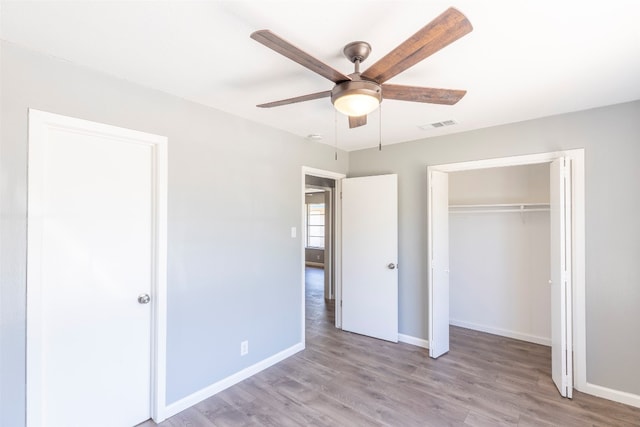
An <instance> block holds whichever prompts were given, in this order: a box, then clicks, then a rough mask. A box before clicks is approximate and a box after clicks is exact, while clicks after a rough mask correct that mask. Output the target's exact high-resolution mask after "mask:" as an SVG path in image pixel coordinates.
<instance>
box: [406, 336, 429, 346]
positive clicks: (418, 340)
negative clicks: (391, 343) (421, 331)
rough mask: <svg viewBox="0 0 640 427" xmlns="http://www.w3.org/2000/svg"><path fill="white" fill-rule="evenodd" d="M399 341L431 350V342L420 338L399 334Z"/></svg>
mask: <svg viewBox="0 0 640 427" xmlns="http://www.w3.org/2000/svg"><path fill="white" fill-rule="evenodd" d="M398 341H400V342H403V343H406V344H411V345H415V346H418V347H422V348H429V341H427V340H425V339H422V338H418V337H412V336H411V335H405V334H398Z"/></svg>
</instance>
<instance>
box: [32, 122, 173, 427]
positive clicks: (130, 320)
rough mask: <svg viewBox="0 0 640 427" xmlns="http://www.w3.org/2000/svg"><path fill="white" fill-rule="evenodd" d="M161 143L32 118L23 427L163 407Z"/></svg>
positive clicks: (127, 416)
mask: <svg viewBox="0 0 640 427" xmlns="http://www.w3.org/2000/svg"><path fill="white" fill-rule="evenodd" d="M166 177H167V139H166V138H165V137H161V136H157V135H151V134H146V133H142V132H136V131H132V130H129V129H122V128H117V127H114V126H108V125H103V124H99V123H94V122H89V121H86V120H79V119H74V118H70V117H65V116H60V115H56V114H51V113H45V112H42V111H36V110H30V111H29V176H28V189H29V192H28V195H29V196H28V197H29V198H28V214H27V221H28V237H27V239H28V240H27V244H28V246H27V248H28V249H27V260H28V262H27V266H28V267H27V331H28V334H27V351H26V354H27V361H26V364H27V425H28V426H39V425H78V424H82V423H86V422H87V420H92V421H91V424H92V425H104V426H110V425H135V424H138V423H140V422H142V421H145V420H147V419H148V418H150V417H153V418H154V419H158V420H159V419H161V418H162V415H163V411H164V400H165V393H164V391H165V385H164V384H165V372H164V360H165V331H166V326H165V325H166V321H165V318H166V317H165V314H166V309H165V307H166V211H167V204H166V203H167V202H166V192H167V187H166Z"/></svg>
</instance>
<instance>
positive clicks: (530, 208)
mask: <svg viewBox="0 0 640 427" xmlns="http://www.w3.org/2000/svg"><path fill="white" fill-rule="evenodd" d="M548 211H549V203H496V204H486V205H449V213H509V212H515V213H518V212H519V213H524V212H548Z"/></svg>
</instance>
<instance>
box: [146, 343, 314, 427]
mask: <svg viewBox="0 0 640 427" xmlns="http://www.w3.org/2000/svg"><path fill="white" fill-rule="evenodd" d="M302 350H304V344H302V343H298V344H296V345H294V346H292V347H289V348H288V349H286V350H283V351H281V352H280V353H277V354H274V355H273V356H271V357H268V358H266V359H264V360H262V361H261V362H258V363H256V364H254V365H251V366H249V367H247V368H245V369H243V370H241V371H239V372H236V373H235V374H233V375H230V376H228V377H227V378H224V379H222V380H220V381H218V382H216V383H213V384H211V385H210V386H207V387H205V388H203V389H201V390H199V391H196V392H195V393H192V394H190V395H189V396H187V397H184V398H182V399H180V400H178V401H177V402H173V403H171V404H170V405H167V407H166V408H165V414H164V415H165V419H166V418H169V417H171V416H173V415H175V414H177V413H180V412H182V411H184V410H185V409H187V408H190V407H191V406H193V405H196V404H197V403H199V402H202V401H203V400H205V399H207V398H209V397H211V396H213V395H214V394H216V393H220V392H221V391H223V390H225V389H227V388H229V387H231V386H233V385H235V384H238V383H239V382H240V381H243V380H245V379H247V378H249V377H251V376H253V375H255V374H257V373H259V372H260V371H263V370H265V369H267V368H269V367H271V366H273V365H275V364H276V363H278V362H281V361H283V360H284V359H286V358H288V357H291V356H293V355H294V354H296V353H298V352H299V351H302ZM160 421H163V420H158V421H156V422H160Z"/></svg>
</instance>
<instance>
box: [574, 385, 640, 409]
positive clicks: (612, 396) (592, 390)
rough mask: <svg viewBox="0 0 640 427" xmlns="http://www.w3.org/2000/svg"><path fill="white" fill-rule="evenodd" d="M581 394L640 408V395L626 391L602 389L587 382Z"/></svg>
mask: <svg viewBox="0 0 640 427" xmlns="http://www.w3.org/2000/svg"><path fill="white" fill-rule="evenodd" d="M580 391H581V392H583V393H587V394H591V395H593V396H598V397H602V398H603V399H609V400H613V401H614V402H619V403H624V404H625V405H631V406H635V407H636V408H640V395H638V394H633V393H627V392H626V391H619V390H614V389H612V388H608V387H603V386H600V385H596V384H591V383H589V382H587V383H586V384H583V385H582V388H581V389H580Z"/></svg>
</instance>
